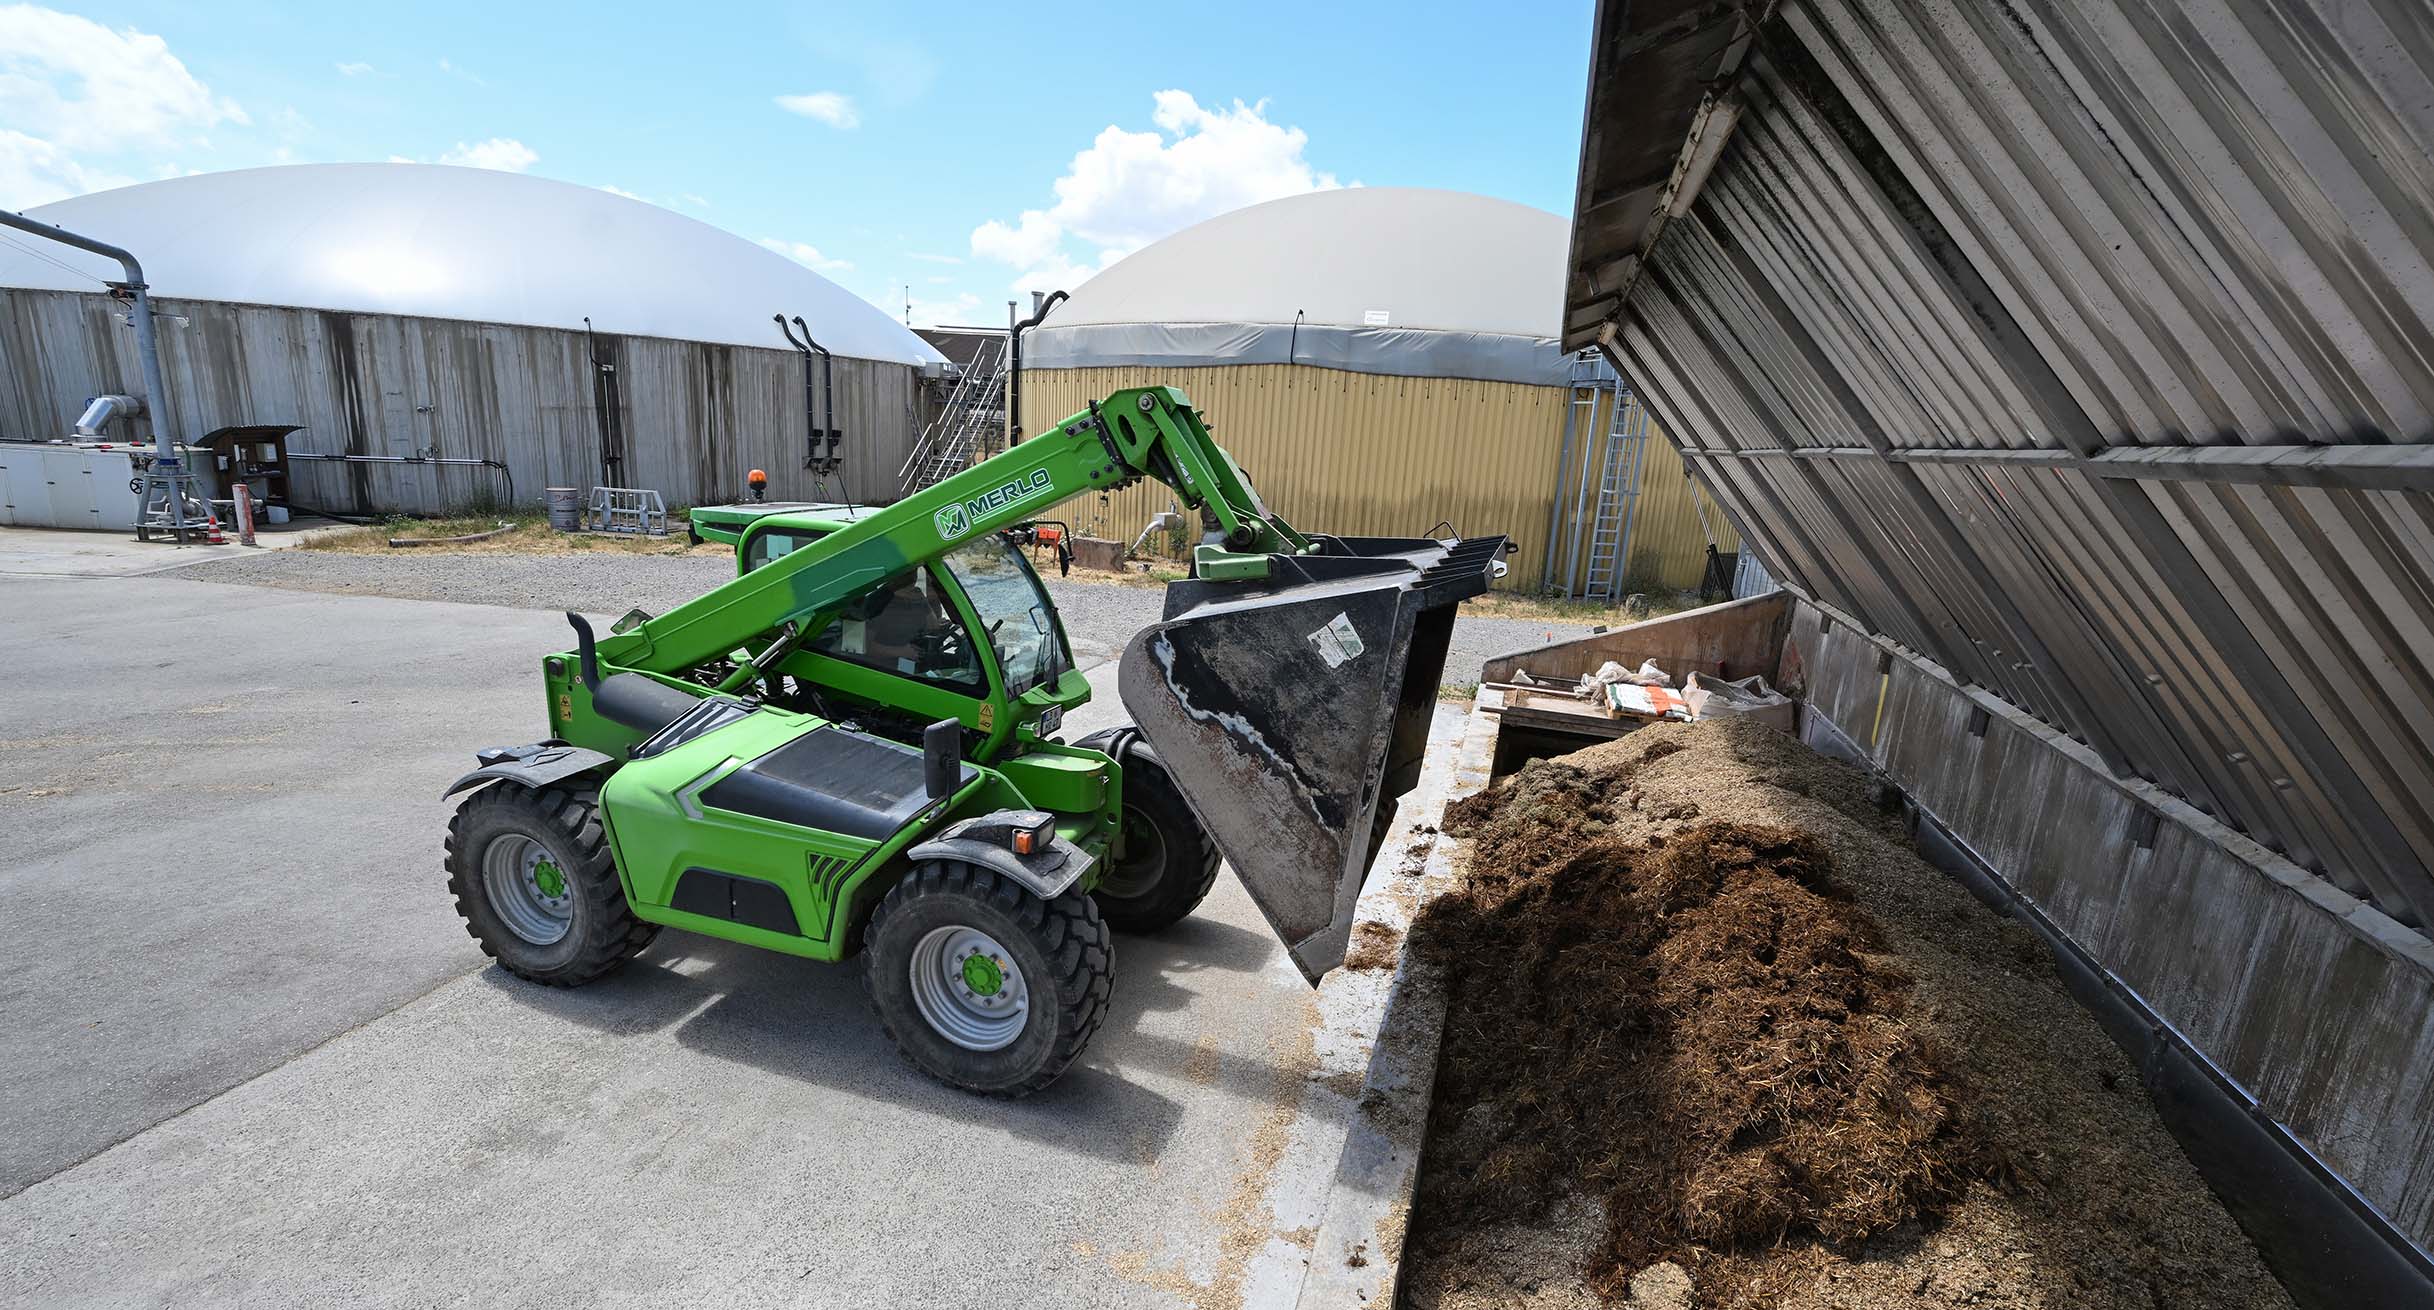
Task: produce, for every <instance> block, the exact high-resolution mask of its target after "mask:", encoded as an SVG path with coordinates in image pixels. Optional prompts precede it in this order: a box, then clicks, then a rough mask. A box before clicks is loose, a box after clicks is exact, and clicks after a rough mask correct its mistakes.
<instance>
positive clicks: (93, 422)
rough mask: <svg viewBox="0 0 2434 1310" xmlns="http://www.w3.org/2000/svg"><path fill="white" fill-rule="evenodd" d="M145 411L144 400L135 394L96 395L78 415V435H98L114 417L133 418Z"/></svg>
mask: <svg viewBox="0 0 2434 1310" xmlns="http://www.w3.org/2000/svg"><path fill="white" fill-rule="evenodd" d="M143 412H144V402H143V401H141V400H138V399H136V398H135V397H133V396H95V397H93V399H92V400H91V401H89V402H87V403H86V405H85V412H84V413H82V414H79V415H77V416H76V435H77V436H80V437H98V436H100V435H101V432H102V429H103V428H105V427H108V426H109V425H110V420H112V419H114V418H133V417H134V416H136V415H138V414H141V413H143Z"/></svg>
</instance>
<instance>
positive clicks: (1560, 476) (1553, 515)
mask: <svg viewBox="0 0 2434 1310" xmlns="http://www.w3.org/2000/svg"><path fill="white" fill-rule="evenodd" d="M1572 394H1573V393H1572V388H1571V387H1569V386H1566V387H1565V388H1564V440H1563V447H1562V448H1561V449H1560V450H1558V451H1556V453H1555V499H1554V500H1552V501H1550V502H1548V504H1547V558H1546V561H1545V562H1544V563H1542V564H1540V565H1539V566H1538V589H1539V590H1540V591H1549V590H1552V589H1553V588H1554V586H1555V538H1557V537H1558V536H1561V535H1562V534H1563V522H1564V485H1565V483H1566V482H1567V481H1568V480H1569V479H1570V476H1571V473H1572V419H1573V417H1574V416H1573V412H1572V411H1573V405H1572ZM1571 581H1572V580H1571V579H1570V578H1569V577H1567V578H1565V579H1564V582H1565V583H1566V585H1569V584H1570V583H1571Z"/></svg>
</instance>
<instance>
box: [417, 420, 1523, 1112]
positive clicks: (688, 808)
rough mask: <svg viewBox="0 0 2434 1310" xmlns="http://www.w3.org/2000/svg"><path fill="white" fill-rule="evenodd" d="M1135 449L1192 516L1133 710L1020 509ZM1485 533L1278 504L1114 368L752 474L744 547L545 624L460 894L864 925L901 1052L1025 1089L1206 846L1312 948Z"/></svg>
mask: <svg viewBox="0 0 2434 1310" xmlns="http://www.w3.org/2000/svg"><path fill="white" fill-rule="evenodd" d="M1143 477H1151V478H1155V479H1157V480H1158V481H1160V482H1162V483H1164V484H1166V485H1167V486H1168V487H1170V488H1171V489H1173V491H1174V492H1175V494H1176V495H1177V496H1178V497H1179V498H1180V499H1181V500H1182V502H1183V503H1184V504H1185V505H1187V506H1190V507H1192V508H1194V509H1198V510H1201V511H1203V516H1204V521H1206V522H1208V523H1209V524H1211V525H1213V526H1211V528H1210V530H1209V533H1208V538H1209V539H1208V540H1207V541H1206V542H1204V543H1203V544H1202V545H1201V546H1200V547H1199V548H1198V550H1197V552H1196V553H1195V556H1194V560H1193V570H1192V573H1193V575H1192V576H1191V577H1190V578H1187V579H1185V580H1182V581H1178V582H1175V583H1173V584H1171V585H1170V586H1169V587H1168V589H1167V593H1166V604H1165V617H1164V620H1163V621H1162V622H1160V623H1157V624H1154V625H1152V626H1150V627H1148V628H1146V629H1144V630H1143V631H1141V632H1140V633H1139V634H1137V635H1136V636H1135V637H1134V638H1133V639H1132V640H1131V641H1130V643H1129V644H1128V645H1127V646H1126V648H1125V651H1124V654H1123V656H1122V659H1121V662H1120V664H1119V667H1118V671H1117V690H1118V693H1119V695H1120V696H1121V698H1122V700H1123V702H1124V705H1125V708H1126V709H1127V710H1128V711H1129V712H1130V713H1131V715H1132V717H1133V719H1134V723H1133V724H1132V725H1131V726H1129V727H1124V728H1119V729H1114V730H1111V731H1109V732H1105V733H1099V734H1095V735H1093V736H1090V737H1085V738H1083V739H1082V740H1080V741H1076V742H1071V743H1068V742H1065V741H1063V740H1062V739H1061V737H1060V736H1059V730H1060V727H1061V723H1062V719H1063V717H1064V715H1065V713H1066V711H1068V710H1070V709H1072V708H1073V707H1075V706H1078V705H1080V704H1082V703H1083V702H1085V701H1086V700H1088V699H1089V696H1090V688H1089V684H1088V682H1087V681H1086V680H1085V679H1084V677H1083V675H1082V673H1081V672H1080V671H1079V670H1078V669H1076V668H1075V665H1074V659H1073V656H1072V654H1071V652H1070V650H1069V649H1068V647H1067V644H1066V640H1065V633H1064V628H1063V626H1062V624H1061V623H1060V621H1059V620H1058V617H1057V613H1056V608H1055V606H1054V604H1053V603H1052V602H1051V601H1050V599H1049V597H1048V593H1047V591H1046V589H1045V588H1044V587H1043V586H1042V585H1041V583H1040V580H1039V578H1038V576H1037V575H1036V574H1035V573H1034V572H1033V571H1032V568H1031V566H1030V562H1029V559H1028V557H1027V556H1026V555H1025V554H1024V553H1023V551H1022V550H1021V549H1020V547H1019V545H1018V544H1017V539H1018V538H1019V536H1020V534H1022V533H1023V532H1024V530H1025V529H1026V527H1027V525H1029V524H1031V523H1032V522H1034V521H1035V520H1038V519H1040V518H1042V517H1044V516H1045V514H1046V513H1047V511H1048V510H1050V509H1051V508H1052V507H1054V506H1055V505H1057V504H1059V503H1061V502H1063V501H1066V500H1068V499H1070V498H1073V497H1076V496H1079V495H1083V494H1085V493H1089V492H1094V491H1107V490H1112V489H1114V488H1116V487H1119V486H1122V485H1125V484H1127V483H1130V482H1132V481H1134V480H1136V479H1139V478H1143ZM1505 551H1506V546H1505V541H1504V538H1502V537H1481V538H1474V539H1469V540H1461V539H1453V540H1438V539H1434V538H1427V537H1421V538H1379V537H1370V538H1362V537H1330V536H1323V535H1304V534H1302V533H1299V532H1296V531H1295V530H1294V529H1293V528H1292V527H1291V526H1290V525H1288V524H1287V523H1285V521H1284V520H1283V519H1281V518H1279V517H1278V516H1276V515H1275V514H1272V513H1270V512H1269V511H1268V510H1267V508H1266V506H1265V505H1264V504H1263V503H1262V502H1261V500H1260V498H1259V496H1258V494H1257V493H1256V492H1255V491H1253V490H1252V487H1251V484H1250V482H1249V480H1248V479H1246V478H1245V477H1244V476H1243V473H1242V470H1241V469H1239V468H1237V467H1236V466H1235V464H1234V462H1233V460H1232V459H1231V458H1229V457H1228V456H1227V455H1226V453H1225V452H1224V451H1223V450H1222V449H1220V448H1219V447H1218V446H1217V444H1216V443H1215V442H1214V441H1213V440H1211V439H1210V437H1209V434H1208V430H1207V428H1206V427H1205V426H1204V425H1203V424H1202V422H1201V420H1200V417H1199V416H1198V415H1197V414H1196V413H1195V412H1194V411H1193V410H1192V408H1191V405H1190V402H1189V401H1188V400H1187V399H1186V398H1185V397H1184V395H1183V393H1181V392H1180V391H1177V390H1174V389H1172V388H1166V387H1147V388H1138V389H1133V390H1126V391H1119V392H1117V393H1115V394H1113V395H1111V396H1109V397H1107V398H1106V399H1105V400H1104V401H1103V402H1101V403H1098V404H1094V405H1092V406H1091V407H1090V409H1089V410H1088V411H1087V412H1085V413H1081V414H1076V415H1074V416H1073V417H1072V418H1070V419H1067V420H1066V421H1065V422H1063V423H1060V424H1058V425H1057V426H1056V427H1054V428H1051V429H1050V430H1048V431H1047V432H1046V433H1043V434H1042V435H1040V436H1038V437H1036V438H1033V439H1032V440H1029V441H1026V442H1023V443H1022V444H1020V445H1017V446H1015V447H1014V448H1012V449H1011V450H1009V451H1007V452H1006V453H1004V454H1001V455H998V456H996V457H994V458H992V459H989V460H987V461H985V462H983V463H980V464H977V465H975V466H973V467H971V468H969V469H966V470H964V471H963V472H961V473H958V474H956V475H954V476H953V477H950V478H947V479H946V480H944V481H942V482H939V483H937V484H936V485H934V486H931V487H928V488H925V489H923V490H921V491H919V492H917V493H915V494H913V495H911V496H908V497H906V498H905V499H904V500H902V501H899V502H898V503H896V504H895V505H892V506H888V507H886V508H859V509H857V508H848V507H833V506H820V507H810V508H805V509H802V510H788V509H783V508H777V507H772V509H771V512H768V513H763V514H758V515H754V516H749V518H748V521H739V523H738V524H737V525H736V563H737V576H736V578H735V579H734V580H733V581H731V582H728V583H726V584H725V585H723V586H721V587H719V588H718V589H716V590H714V591H711V592H709V593H708V594H706V595H703V596H701V597H699V598H697V599H695V600H692V601H689V602H687V603H685V604H684V605H681V606H679V607H677V608H675V609H672V610H670V611H668V612H667V613H665V614H661V615H658V616H657V617H651V616H647V615H643V614H640V613H639V612H636V613H634V614H629V615H627V616H626V618H625V619H622V620H620V621H619V622H618V623H617V624H616V625H615V627H614V629H613V630H612V631H611V633H609V634H608V635H606V636H601V635H598V634H596V633H594V632H593V630H592V629H591V627H590V625H589V623H588V622H586V621H585V620H584V619H583V618H581V617H580V616H578V615H574V614H569V615H567V621H568V623H569V624H570V625H572V626H573V628H574V630H575V634H576V648H575V649H574V650H572V651H567V652H561V653H559V654H554V655H549V656H546V657H545V658H544V659H543V660H542V662H541V668H542V680H543V682H544V684H545V688H546V694H547V698H548V718H549V735H548V737H547V739H546V740H543V741H541V742H538V743H534V744H532V745H526V746H513V747H499V748H493V749H489V750H484V751H481V752H478V753H477V754H476V757H475V762H476V764H477V765H478V766H479V767H477V768H475V769H474V770H473V771H472V772H469V773H467V774H465V775H464V776H463V777H461V778H459V779H457V780H456V782H455V783H454V784H452V785H451V786H450V787H449V788H448V790H447V793H446V794H447V795H451V796H454V795H458V794H460V793H469V794H466V795H465V798H464V799H463V800H462V801H461V802H460V803H459V804H458V806H457V810H456V813H455V816H454V818H453V819H452V820H451V822H450V824H449V828H448V839H447V846H446V860H447V870H448V882H449V887H450V889H451V891H453V893H454V894H455V897H456V904H457V909H458V911H459V912H460V913H461V914H462V915H463V916H464V918H465V923H466V927H467V930H468V931H469V932H471V933H472V935H473V937H474V938H475V939H476V940H477V941H478V942H479V943H480V944H481V946H482V949H483V950H485V951H486V952H488V953H489V954H491V955H492V956H494V957H496V958H497V960H498V961H499V963H500V964H501V965H502V966H504V967H505V968H506V969H508V970H509V971H510V972H512V973H515V974H517V975H518V976H520V977H523V978H526V979H530V980H531V981H534V982H538V983H544V984H550V985H554V986H573V985H576V984H580V983H584V982H588V981H590V980H592V979H594V978H597V977H599V976H601V975H602V974H605V973H607V972H608V971H610V970H612V969H614V968H616V967H617V966H618V965H620V964H621V963H623V962H624V961H625V960H626V959H627V958H628V957H630V956H632V955H633V954H634V953H635V952H637V951H639V950H641V949H642V948H643V947H644V946H645V945H646V944H648V943H649V942H650V941H651V939H652V937H653V936H654V935H655V934H657V933H658V931H659V930H660V928H662V927H663V926H665V927H676V928H683V929H687V930H689V931H692V932H697V933H703V934H707V935H709V936H713V937H723V938H727V939H730V940H733V941H739V942H745V943H748V944H751V945H754V946H761V947H767V948H769V949H771V950H776V951H784V952H787V953H789V954H793V955H800V956H806V957H809V958H811V959H815V960H827V961H841V960H844V959H846V958H848V957H850V956H853V955H856V954H859V955H861V956H862V957H863V980H864V986H865V988H866V990H867V991H868V993H869V996H870V999H871V1002H872V1005H873V1006H874V1008H875V1009H876V1010H877V1011H878V1014H879V1018H880V1020H881V1022H882V1023H883V1024H884V1025H885V1026H886V1028H887V1030H888V1032H889V1034H890V1035H891V1036H892V1037H893V1038H894V1039H895V1041H896V1042H897V1044H898V1046H899V1047H901V1048H902V1050H903V1051H904V1053H905V1055H906V1056H907V1057H908V1058H909V1059H910V1060H911V1061H912V1063H913V1064H915V1065H917V1066H919V1067H920V1068H921V1069H923V1070H925V1071H927V1072H928V1073H930V1074H932V1075H934V1076H936V1077H938V1078H940V1079H942V1080H944V1081H946V1082H948V1083H951V1084H954V1085H956V1086H959V1087H963V1088H966V1089H969V1090H971V1091H975V1092H981V1093H987V1094H994V1095H1008V1096H1019V1095H1023V1094H1026V1093H1029V1092H1032V1091H1036V1090H1037V1089H1039V1088H1041V1087H1044V1086H1046V1085H1047V1084H1048V1083H1050V1082H1051V1081H1053V1080H1054V1079H1055V1078H1056V1077H1057V1076H1058V1075H1059V1074H1060V1073H1062V1072H1063V1071H1064V1070H1065V1068H1066V1067H1067V1066H1068V1065H1070V1064H1071V1063H1072V1062H1073V1061H1074V1059H1075V1058H1076V1057H1078V1056H1079V1055H1080V1054H1081V1052H1082V1050H1083V1048H1084V1046H1086V1045H1087V1044H1088V1043H1089V1041H1090V1038H1091V1035H1092V1034H1093V1032H1095V1031H1096V1029H1097V1028H1098V1026H1099V1023H1100V1021H1101V1020H1102V1018H1103V1017H1104V1016H1105V1014H1106V1008H1107V998H1108V988H1109V983H1110V974H1111V970H1112V967H1113V951H1112V945H1111V942H1110V940H1109V929H1110V927H1111V926H1112V927H1113V928H1116V929H1120V930H1126V931H1151V930H1155V929H1157V928H1160V927H1163V926H1165V925H1167V924H1171V923H1173V922H1175V921H1176V920H1178V919H1180V918H1182V917H1184V916H1185V915H1188V914H1190V913H1191V912H1192V910H1193V909H1194V908H1196V907H1197V906H1198V905H1199V903H1200V901H1201V898H1202V897H1204V896H1205V895H1207V894H1208V891H1209V888H1210V886H1211V884H1212V882H1213V880H1214V879H1215V877H1216V874H1217V870H1218V866H1219V861H1220V859H1221V858H1222V859H1223V860H1224V861H1225V862H1226V863H1228V864H1230V865H1231V866H1232V867H1233V869H1234V870H1235V872H1236V874H1237V876H1238V877H1240V878H1241V880H1242V882H1243V884H1244V886H1245V888H1246V889H1247V890H1248V891H1249V892H1250V894H1251V896H1252V898H1253V899H1254V900H1255V901H1256V902H1257V903H1258V905H1259V908H1260V910H1261V912H1262V913H1263V914H1264V915H1265V916H1266V918H1267V920H1268V922H1269V924H1270V925H1271V926H1272V927H1273V928H1274V929H1275V930H1276V931H1277V933H1278V935H1279V936H1280V937H1281V938H1282V939H1283V940H1284V942H1285V944H1286V946H1287V949H1288V951H1289V952H1290V954H1291V956H1292V958H1293V960H1294V962H1295V964H1296V965H1297V966H1298V967H1299V968H1300V969H1301V971H1302V972H1303V974H1304V975H1305V976H1306V977H1307V978H1309V979H1310V980H1311V981H1312V982H1313V983H1315V982H1316V981H1317V980H1318V978H1319V977H1320V976H1321V975H1322V974H1324V973H1325V972H1326V971H1327V970H1328V969H1331V968H1333V967H1335V966H1336V965H1337V964H1340V963H1341V962H1342V960H1343V956H1344V949H1345V945H1346V942H1347V940H1348V938H1349V935H1350V932H1351V926H1352V909H1353V901H1354V899H1355V898H1356V897H1357V896H1358V894H1359V892H1360V885H1361V882H1362V879H1363V877H1364V875H1365V873H1366V870H1367V869H1368V867H1369V864H1370V862H1371V861H1372V860H1373V859H1374V858H1375V855H1376V852H1377V847H1378V844H1379V843H1380V842H1381V841H1382V840H1383V838H1384V834H1385V832H1386V829H1387V825H1388V824H1389V823H1390V822H1391V821H1392V819H1393V815H1394V808H1395V801H1396V798H1397V797H1399V796H1401V795H1402V794H1403V793H1405V792H1407V791H1409V790H1410V788H1411V786H1412V785H1413V783H1414V782H1415V781H1416V780H1417V778H1418V774H1419V769H1420V756H1421V752H1422V750H1423V748H1424V747H1425V745H1426V742H1427V736H1428V719H1429V715H1430V712H1431V706H1432V704H1433V702H1434V699H1435V696H1436V690H1437V687H1438V685H1439V682H1440V680H1441V677H1442V673H1443V668H1444V662H1445V654H1446V648H1447V642H1448V640H1449V638H1450V636H1451V632H1452V627H1453V620H1454V611H1455V606H1456V604H1457V602H1459V601H1461V600H1462V599H1464V598H1465V597H1469V596H1473V595H1477V594H1478V593H1479V592H1481V591H1483V590H1485V589H1486V588H1487V586H1488V585H1489V581H1490V579H1491V578H1492V577H1493V576H1495V575H1496V574H1497V573H1499V572H1501V570H1502V569H1503V567H1504V566H1503V563H1502V560H1501V556H1502V555H1503V554H1504V553H1505Z"/></svg>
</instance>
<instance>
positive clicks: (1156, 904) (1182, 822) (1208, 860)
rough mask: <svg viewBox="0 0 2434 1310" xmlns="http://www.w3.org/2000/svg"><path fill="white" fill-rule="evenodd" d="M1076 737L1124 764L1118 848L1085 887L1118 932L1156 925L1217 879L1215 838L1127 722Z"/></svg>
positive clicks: (1177, 916)
mask: <svg viewBox="0 0 2434 1310" xmlns="http://www.w3.org/2000/svg"><path fill="white" fill-rule="evenodd" d="M1076 744H1077V745H1081V746H1086V747H1088V748H1090V749H1091V750H1095V751H1100V752H1103V753H1105V754H1107V755H1109V756H1112V757H1113V758H1114V759H1115V761H1116V763H1117V764H1119V765H1122V766H1123V769H1124V818H1123V825H1124V829H1123V831H1124V854H1123V856H1122V858H1111V859H1110V860H1109V861H1108V862H1107V864H1106V866H1105V867H1104V868H1103V869H1101V870H1100V872H1099V885H1098V888H1097V890H1095V891H1093V892H1092V893H1091V897H1092V899H1094V900H1096V901H1098V903H1099V913H1100V914H1102V915H1105V916H1106V918H1107V922H1108V924H1109V925H1110V926H1111V927H1114V928H1115V929H1116V930H1117V931H1119V932H1156V931H1157V930H1159V929H1161V928H1164V927H1166V926H1168V925H1169V924H1173V923H1176V922H1178V921H1180V920H1181V919H1183V918H1184V917H1185V916H1186V915H1189V914H1190V913H1191V912H1192V911H1194V910H1196V909H1199V908H1200V902H1201V901H1203V900H1205V899H1207V897H1208V894H1209V889H1210V888H1212V887H1214V886H1216V885H1217V863H1218V861H1217V843H1215V842H1213V841H1210V840H1209V835H1208V834H1207V833H1206V832H1203V831H1202V830H1201V827H1200V820H1199V818H1198V816H1196V815H1194V814H1193V813H1192V807H1191V805H1190V804H1189V803H1188V802H1186V801H1185V800H1184V799H1183V792H1182V791H1181V790H1180V789H1178V788H1177V787H1176V786H1175V780H1174V779H1173V778H1171V777H1169V776H1167V772H1166V765H1165V764H1164V763H1162V762H1160V760H1159V759H1158V756H1157V754H1156V753H1155V752H1153V751H1152V750H1150V748H1149V744H1148V743H1147V742H1144V741H1142V740H1141V739H1140V737H1139V736H1137V735H1135V734H1134V733H1133V732H1132V730H1131V729H1127V728H1118V729H1114V730H1112V731H1109V732H1102V733H1093V734H1092V735H1090V736H1088V737H1084V738H1083V739H1082V740H1081V741H1080V742H1078V743H1076Z"/></svg>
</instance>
